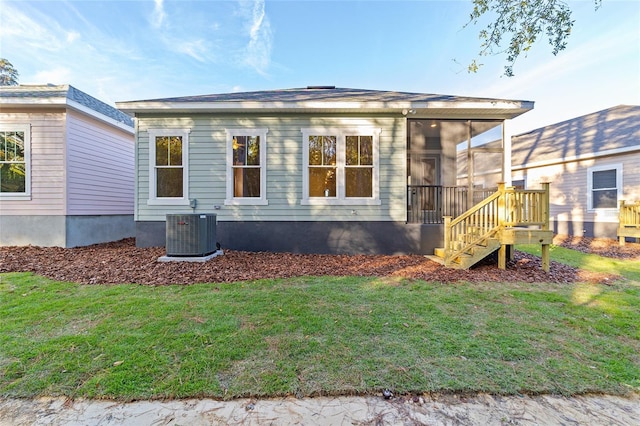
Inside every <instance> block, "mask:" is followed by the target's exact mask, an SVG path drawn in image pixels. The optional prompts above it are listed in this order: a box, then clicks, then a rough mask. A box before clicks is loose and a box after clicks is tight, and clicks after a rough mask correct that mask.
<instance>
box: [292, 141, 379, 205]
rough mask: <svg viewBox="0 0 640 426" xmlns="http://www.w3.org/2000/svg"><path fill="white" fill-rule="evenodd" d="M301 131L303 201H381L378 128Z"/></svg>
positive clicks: (313, 202)
mask: <svg viewBox="0 0 640 426" xmlns="http://www.w3.org/2000/svg"><path fill="white" fill-rule="evenodd" d="M302 135H303V166H304V168H305V170H304V171H303V194H302V204H307V205H308V204H333V205H340V204H343V205H379V204H380V199H379V189H378V145H379V137H380V129H372V128H353V129H352V128H344V129H343V128H336V129H323V128H318V129H316V128H309V129H302Z"/></svg>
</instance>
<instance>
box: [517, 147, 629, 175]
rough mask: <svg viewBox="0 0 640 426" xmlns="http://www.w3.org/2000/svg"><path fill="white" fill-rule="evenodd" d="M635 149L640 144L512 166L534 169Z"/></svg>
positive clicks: (519, 168)
mask: <svg viewBox="0 0 640 426" xmlns="http://www.w3.org/2000/svg"><path fill="white" fill-rule="evenodd" d="M635 151H640V145H634V146H627V147H625V148H617V149H609V150H606V151H600V152H595V153H588V154H583V155H573V156H571V157H566V158H558V159H554V160H548V161H534V162H531V163H525V164H521V165H518V166H511V169H512V170H524V169H532V168H535V167H545V166H553V165H556V164H562V163H571V162H574V161H584V160H591V159H594V158H600V157H609V156H611V155H621V154H627V153H630V152H635Z"/></svg>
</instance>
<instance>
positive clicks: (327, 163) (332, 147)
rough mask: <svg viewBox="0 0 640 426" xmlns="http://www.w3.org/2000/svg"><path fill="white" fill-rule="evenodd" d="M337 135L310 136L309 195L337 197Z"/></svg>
mask: <svg viewBox="0 0 640 426" xmlns="http://www.w3.org/2000/svg"><path fill="white" fill-rule="evenodd" d="M336 155H337V137H336V136H309V197H335V196H336V194H337V191H336V171H337V168H336Z"/></svg>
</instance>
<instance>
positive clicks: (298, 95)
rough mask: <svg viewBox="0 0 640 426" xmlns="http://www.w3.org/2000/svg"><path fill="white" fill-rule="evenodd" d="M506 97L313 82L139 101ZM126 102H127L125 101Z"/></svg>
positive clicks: (462, 99)
mask: <svg viewBox="0 0 640 426" xmlns="http://www.w3.org/2000/svg"><path fill="white" fill-rule="evenodd" d="M479 100H483V101H492V100H495V101H506V100H502V99H489V98H473V97H463V96H453V95H435V94H426V93H410V92H395V91H383V90H365V89H347V88H341V87H333V86H309V87H306V88H297V89H280V90H263V91H257V92H238V93H220V94H212V95H198V96H181V97H174V98H162V99H149V100H146V101H135V102H171V103H175V102H185V103H188V102H210V103H216V102H306V101H314V102H398V101H401V102H436V101H450V102H454V101H457V102H460V101H479ZM119 103H120V102H119ZM123 103H126V102H123Z"/></svg>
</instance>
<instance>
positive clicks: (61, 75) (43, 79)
mask: <svg viewBox="0 0 640 426" xmlns="http://www.w3.org/2000/svg"><path fill="white" fill-rule="evenodd" d="M71 75H72V72H71V70H70V69H69V68H66V67H57V68H53V69H49V70H44V71H40V72H38V73H37V74H36V75H35V77H34V79H35V81H33V82H32V83H35V84H46V83H52V84H67V83H69V82H70V81H71Z"/></svg>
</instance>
